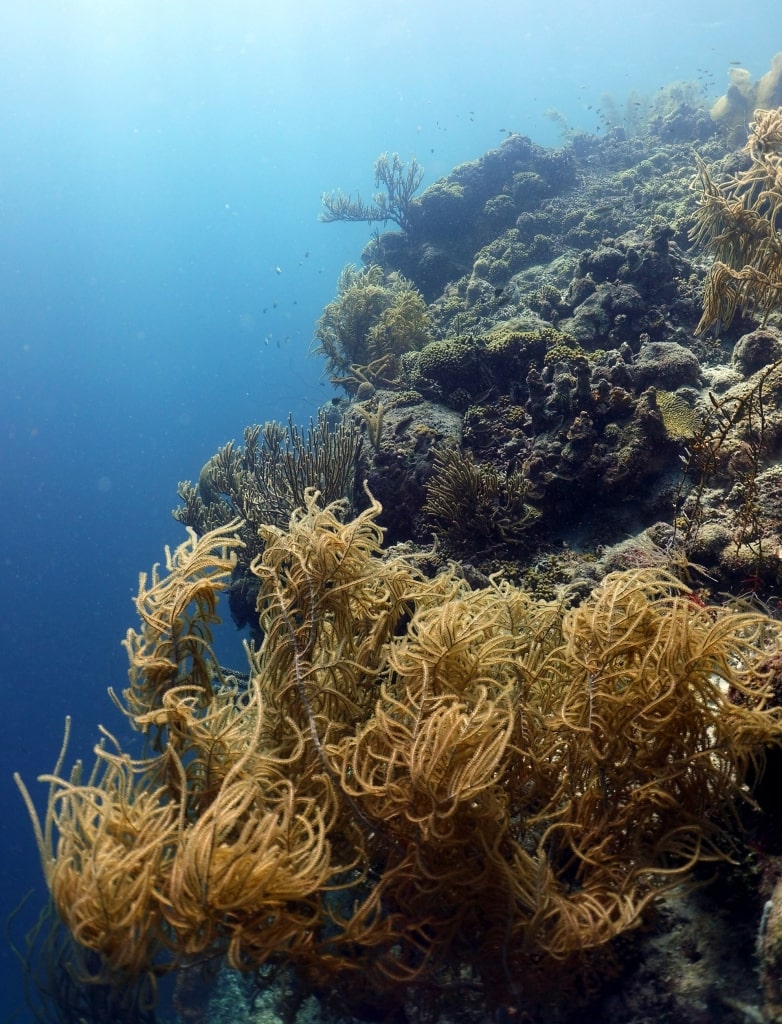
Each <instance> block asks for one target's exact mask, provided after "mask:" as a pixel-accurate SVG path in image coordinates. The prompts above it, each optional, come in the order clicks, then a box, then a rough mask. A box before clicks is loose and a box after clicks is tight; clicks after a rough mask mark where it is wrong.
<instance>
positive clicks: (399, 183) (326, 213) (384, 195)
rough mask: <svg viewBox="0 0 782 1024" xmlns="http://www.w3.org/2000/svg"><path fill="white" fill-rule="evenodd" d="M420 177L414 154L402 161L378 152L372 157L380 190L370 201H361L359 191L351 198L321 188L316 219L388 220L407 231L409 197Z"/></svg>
mask: <svg viewBox="0 0 782 1024" xmlns="http://www.w3.org/2000/svg"><path fill="white" fill-rule="evenodd" d="M423 180H424V169H423V167H421V165H420V164H419V163H418V161H417V160H416V158H415V157H412V158H411V160H410V163H409V164H406V163H404V161H403V160H401V159H400V157H399V154H398V153H393V154H391V155H390V156H389V154H388V153H381V154H380V156H379V157H378V158H377V160H376V161H375V188H380V187H381V186H382V188H383V191H382V192H378V193H377V194H376V195H374V196H373V197H372V202H371V203H365V202H364V200H363V199H362V198H361V196H359V195H356V197H355V198H353V197H352V196H349V195H345V193H344V192H340V191H339V190H337V191H336V192H324V193H323V195H322V196H321V203H322V204H323V212H322V213H321V214H320V218H319V219H320V220H322V221H324V222H325V223H331V222H333V221H337V220H342V221H364V222H367V223H369V224H372V223H375V224H379V223H383V224H387V223H388V222H389V221H390V220H391V221H393V222H394V223H395V224H397V225H398V226H399V227H400V228H401V229H402V231H405V232H408V231H409V230H410V217H409V213H410V201H411V200H412V198H413V196H414V195H415V193H416V192H417V191H418V188H419V186H420V184H421V182H422V181H423Z"/></svg>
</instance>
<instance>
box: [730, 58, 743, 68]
mask: <svg viewBox="0 0 782 1024" xmlns="http://www.w3.org/2000/svg"><path fill="white" fill-rule="evenodd" d="M743 63H744V61H741V60H729V61H728V64H729V66H730V67H732V68H740V67H741V65H742V64H743Z"/></svg>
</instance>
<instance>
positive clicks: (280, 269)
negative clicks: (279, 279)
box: [274, 267, 282, 274]
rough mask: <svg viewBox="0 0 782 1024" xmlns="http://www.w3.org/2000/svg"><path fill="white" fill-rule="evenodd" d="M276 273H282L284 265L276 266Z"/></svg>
mask: <svg viewBox="0 0 782 1024" xmlns="http://www.w3.org/2000/svg"><path fill="white" fill-rule="evenodd" d="M274 273H275V274H281V273H282V267H275V268H274Z"/></svg>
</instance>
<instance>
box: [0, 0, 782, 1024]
mask: <svg viewBox="0 0 782 1024" xmlns="http://www.w3.org/2000/svg"><path fill="white" fill-rule="evenodd" d="M479 8H480V9H479ZM774 25H778V3H777V0H773V2H772V0H765V2H756V3H755V4H753V5H752V7H751V8H743V7H741V6H740V5H736V4H735V3H727V2H720V0H709V2H703V0H698V2H687V0H677V2H673V0H664V2H661V0H655V2H653V3H651V4H645V5H640V4H628V3H627V0H610V2H608V0H603V2H596V0H593V2H591V3H588V4H587V3H583V2H580V0H565V2H561V3H559V4H553V3H552V4H539V3H535V4H532V3H528V2H524V0H499V2H495V3H487V4H480V5H479V4H477V3H475V2H469V3H468V2H460V0H418V2H416V3H413V2H411V0H382V2H377V0H332V2H330V3H322V2H319V0H279V2H278V3H277V4H274V5H273V4H271V3H268V2H264V0H220V2H219V3H217V2H214V3H210V2H207V0H69V2H67V3H66V2H56V0H31V2H29V3H22V0H2V3H0V495H2V497H1V498H0V536H1V537H2V555H1V556H0V573H1V574H2V575H1V576H0V601H2V608H1V612H2V614H0V686H1V687H2V699H3V706H2V710H3V713H2V733H1V734H0V798H1V799H2V808H3V817H2V825H1V826H0V827H2V843H3V871H2V874H1V875H0V915H2V916H3V917H5V916H6V914H7V913H8V911H9V910H10V908H11V907H12V906H13V905H14V903H15V902H16V901H17V899H18V898H19V896H20V895H21V894H22V893H23V892H24V891H26V890H27V889H28V888H29V887H31V886H37V887H38V890H39V893H40V891H41V883H40V878H39V869H38V864H37V859H36V851H35V847H34V843H33V839H32V834H31V830H30V828H29V826H28V822H27V819H26V816H25V812H24V808H23V806H22V803H21V801H20V799H19V797H18V794H17V792H16V790H15V788H14V787H13V784H12V781H11V773H12V771H14V770H18V771H20V772H21V773H22V774H23V776H24V777H25V779H26V780H27V781H28V783H31V784H34V780H35V777H36V775H37V774H38V773H40V772H42V771H47V770H49V769H50V768H51V767H52V765H53V762H54V758H55V756H56V752H57V749H58V747H59V743H60V737H61V731H62V723H63V718H64V716H65V715H66V714H71V715H73V716H74V721H75V730H74V740H73V744H72V753H73V756H74V757H75V756H89V752H90V749H91V745H92V743H93V742H94V739H95V736H96V726H97V723H98V722H99V721H103V722H105V723H106V724H107V725H109V726H110V727H111V728H113V729H116V730H121V729H122V728H123V725H122V722H121V721H120V720H119V715H118V713H117V712H116V711H115V710H114V709H113V707H112V706H111V704H110V703H109V701H108V698H107V697H106V687H107V686H109V685H112V686H114V687H115V688H121V687H122V686H123V683H124V680H125V671H126V665H125V658H124V653H123V650H122V648H121V647H120V640H121V638H122V637H123V636H124V634H125V631H126V629H127V627H128V626H129V625H133V624H134V619H133V609H132V605H131V597H132V595H133V593H134V591H135V586H136V580H137V574H138V572H139V571H140V570H142V569H146V568H148V566H149V565H150V564H151V563H152V562H154V561H156V560H158V559H159V558H160V557H161V556H162V549H163V545H164V544H166V543H172V544H176V543H178V542H179V541H180V540H181V539H182V536H183V533H182V529H181V527H180V526H179V525H178V524H177V523H176V522H175V521H174V520H173V519H172V518H171V515H170V509H171V508H172V507H173V505H174V504H176V491H175V489H176V484H177V482H178V481H179V480H182V479H188V478H194V477H196V476H197V474H198V471H199V468H200V466H201V465H202V463H203V462H204V461H205V460H206V459H207V458H208V457H209V456H210V455H211V454H212V453H213V452H214V451H215V450H216V449H217V448H218V447H219V446H221V445H222V444H224V443H225V442H226V441H227V440H229V439H231V438H236V439H237V440H238V439H240V437H241V433H242V430H243V427H244V426H245V425H246V424H248V423H253V422H263V421H264V420H267V419H274V418H276V419H283V420H284V419H286V418H287V416H288V415H289V413H290V414H292V415H293V416H294V419H296V420H297V421H299V422H304V421H306V419H307V418H308V417H309V416H310V415H311V414H313V413H315V411H316V409H317V407H318V405H319V404H321V403H322V402H324V401H326V400H327V399H328V398H329V397H330V395H331V391H330V389H329V387H328V386H327V382H326V381H325V379H324V378H323V376H322V373H321V370H322V367H321V365H320V364H319V362H318V361H317V359H316V358H313V357H312V356H310V355H309V349H310V343H311V338H312V332H313V326H314V323H315V321H316V319H317V317H318V315H319V313H320V311H321V310H322V308H323V306H324V304H325V303H326V302H328V301H329V300H330V299H331V298H332V297H333V295H334V293H335V286H336V280H337V277H338V274H339V271H340V270H341V268H342V267H343V266H344V264H345V263H348V262H358V260H359V255H360V250H361V246H362V244H363V242H364V240H365V239H366V238H367V236H368V233H369V232H368V229H367V227H366V226H364V225H358V226H355V225H343V224H330V225H325V224H321V223H319V222H318V219H317V215H318V211H319V208H320V195H321V193H322V192H323V191H324V190H331V189H335V188H337V187H342V188H343V189H344V190H346V191H349V190H353V189H361V190H362V194H364V195H365V196H366V197H369V196H370V195H371V193H372V190H373V182H372V166H373V163H374V160H375V159H376V157H377V156H378V154H380V153H381V152H383V151H385V150H388V151H397V152H399V153H400V155H401V156H402V157H403V158H404V159H407V158H409V157H410V156H411V155H413V154H414V155H416V156H417V158H418V159H419V161H420V162H421V163H422V164H423V165H424V167H425V169H426V179H425V184H428V183H430V182H432V181H434V180H436V179H437V178H438V177H439V176H441V175H443V174H446V173H448V171H450V170H451V168H452V167H453V166H455V165H456V164H458V163H461V162H463V161H466V160H471V159H474V158H476V157H478V156H480V155H481V154H482V153H483V152H485V151H486V150H487V149H490V148H493V147H494V146H496V145H498V144H499V142H500V141H501V140H502V138H504V134H503V131H502V130H514V131H518V132H521V133H522V134H526V135H530V136H531V137H533V138H534V139H536V140H537V141H539V142H541V143H544V144H557V142H558V137H557V129H556V128H555V126H554V125H553V124H552V122H551V121H550V120H549V119H547V118H546V117H545V116H544V111H545V110H546V109H547V108H549V107H555V108H557V109H558V110H560V111H561V112H562V113H564V114H565V116H566V117H567V118H568V120H569V121H570V123H571V125H573V126H574V127H581V128H584V129H586V130H590V131H591V130H596V129H597V123H598V122H597V120H596V117H595V113H594V108H595V107H596V106H599V103H600V97H601V96H602V95H603V94H604V93H611V94H613V95H614V97H615V98H616V99H617V100H618V101H619V102H620V103H622V102H623V101H624V99H625V98H626V96H627V94H628V93H629V91H630V90H632V89H636V90H639V91H641V92H644V93H654V92H655V91H656V90H657V89H659V88H660V87H661V86H663V85H665V84H667V83H670V82H672V81H675V80H679V79H697V78H698V77H699V76H701V75H702V72H701V71H700V70H698V69H706V70H707V71H710V72H712V73H713V75H714V76H715V78H714V82H715V83H716V84H715V85H713V86H712V85H709V89H710V91H711V94H712V95H714V96H716V95H717V94H718V92H721V91H722V89H723V88H724V85H725V83H726V82H727V68H728V64H729V62H731V61H741V62H743V63H744V65H745V66H746V67H748V68H749V69H750V70H751V71H752V72H753V76H755V77H759V76H760V75H761V74H762V73H763V72H764V71H765V70H766V69H767V68H768V66H769V62H770V58H771V56H772V55H773V53H774V52H775V49H776V48H779V47H782V38H778V39H774V40H772V39H771V38H770V36H771V34H772V33H771V32H770V27H771V26H774ZM590 108H592V109H590ZM223 642H224V643H225V645H226V648H225V649H226V651H231V652H233V651H235V648H236V640H235V637H233V636H231V635H230V632H228V631H227V632H226V636H225V639H224V641H223ZM41 792H42V787H36V794H37V795H38V796H40V793H41ZM19 999H20V972H19V969H18V965H17V964H16V961H15V960H14V959H13V957H12V956H11V955H10V954H9V953H8V951H7V950H6V949H5V948H2V949H0V1006H2V1009H3V1010H7V1011H8V1012H9V1013H10V1012H11V1011H12V1010H13V1008H14V1007H15V1006H16V1005H17V1004H18V1002H19ZM15 1019H17V1020H27V1019H28V1015H26V1014H25V1013H24V1012H21V1013H20V1014H19V1016H18V1017H16V1018H15Z"/></svg>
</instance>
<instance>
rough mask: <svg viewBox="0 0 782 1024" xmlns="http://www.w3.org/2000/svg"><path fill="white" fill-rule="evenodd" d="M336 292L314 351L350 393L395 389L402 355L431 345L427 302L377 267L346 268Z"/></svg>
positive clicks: (321, 322) (401, 279) (320, 324)
mask: <svg viewBox="0 0 782 1024" xmlns="http://www.w3.org/2000/svg"><path fill="white" fill-rule="evenodd" d="M337 291H338V294H337V298H336V299H333V300H332V301H331V302H329V303H328V304H327V305H326V307H325V308H324V310H323V313H322V314H321V316H320V319H319V320H318V323H317V326H316V328H315V341H316V348H315V350H316V352H318V353H319V354H320V355H323V356H324V357H325V359H326V368H327V370H328V372H329V373H330V374H331V375H332V376H331V380H332V383H334V384H337V385H339V386H340V387H343V388H345V390H346V391H349V392H356V391H358V389H359V388H360V387H361V385H362V384H366V385H368V386H369V387H370V390H371V389H372V388H374V387H375V386H394V384H395V382H396V378H397V376H398V374H399V359H400V356H401V355H402V354H403V353H405V352H409V351H413V350H415V349H419V348H421V347H422V346H423V345H425V344H426V343H427V342H428V341H429V340H430V337H431V334H430V332H431V321H430V319H429V314H428V312H427V309H426V303H425V302H424V300H423V298H422V297H421V295H420V293H419V292H418V291H416V290H415V288H413V286H412V285H411V284H410V282H409V281H408V280H406V278H404V277H403V276H402V275H401V274H399V273H397V272H396V271H392V272H391V273H390V274H388V275H386V274H385V273H384V272H383V270H382V269H381V268H380V267H379V266H377V265H372V266H369V267H364V268H363V269H361V270H356V268H355V267H351V266H347V267H345V268H344V270H343V271H342V273H341V274H340V278H339V282H338V285H337Z"/></svg>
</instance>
